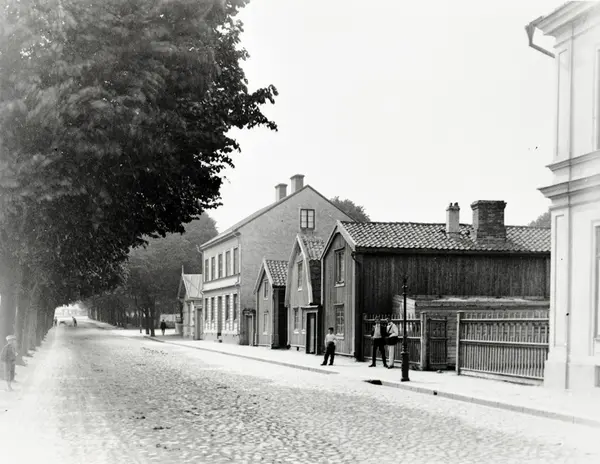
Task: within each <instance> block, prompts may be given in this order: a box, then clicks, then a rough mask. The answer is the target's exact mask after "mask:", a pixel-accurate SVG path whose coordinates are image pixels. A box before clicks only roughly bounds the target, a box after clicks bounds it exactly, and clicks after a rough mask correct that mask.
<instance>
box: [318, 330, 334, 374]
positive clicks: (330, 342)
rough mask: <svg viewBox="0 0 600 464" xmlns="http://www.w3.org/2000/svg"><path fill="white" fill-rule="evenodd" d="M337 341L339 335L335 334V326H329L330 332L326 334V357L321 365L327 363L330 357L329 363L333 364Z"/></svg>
mask: <svg viewBox="0 0 600 464" xmlns="http://www.w3.org/2000/svg"><path fill="white" fill-rule="evenodd" d="M336 343H337V337H336V336H335V335H333V327H329V333H328V334H327V335H325V359H324V360H323V362H322V363H321V366H325V365H326V364H327V360H328V359H329V365H330V366H333V359H334V358H335V345H336Z"/></svg>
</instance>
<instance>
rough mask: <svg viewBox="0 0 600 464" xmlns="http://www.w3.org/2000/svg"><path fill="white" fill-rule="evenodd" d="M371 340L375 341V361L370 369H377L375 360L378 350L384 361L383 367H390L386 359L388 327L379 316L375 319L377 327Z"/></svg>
mask: <svg viewBox="0 0 600 464" xmlns="http://www.w3.org/2000/svg"><path fill="white" fill-rule="evenodd" d="M371 338H372V340H373V361H372V362H371V364H370V365H369V367H375V366H376V363H375V360H376V359H377V348H379V351H380V352H381V359H382V360H383V367H388V366H387V362H386V359H385V339H386V338H387V330H386V326H385V325H384V324H382V323H381V319H380V318H379V316H377V317H375V325H374V326H373V331H372V332H371Z"/></svg>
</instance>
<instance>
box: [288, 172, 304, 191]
mask: <svg viewBox="0 0 600 464" xmlns="http://www.w3.org/2000/svg"><path fill="white" fill-rule="evenodd" d="M290 180H291V181H292V191H291V193H296V192H297V191H298V190H300V189H301V188H302V187H304V175H303V174H296V175H295V176H292V177H290Z"/></svg>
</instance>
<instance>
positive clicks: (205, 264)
mask: <svg viewBox="0 0 600 464" xmlns="http://www.w3.org/2000/svg"><path fill="white" fill-rule="evenodd" d="M208 266H209V265H208V258H206V259H205V260H204V282H208V281H210V274H209V268H208Z"/></svg>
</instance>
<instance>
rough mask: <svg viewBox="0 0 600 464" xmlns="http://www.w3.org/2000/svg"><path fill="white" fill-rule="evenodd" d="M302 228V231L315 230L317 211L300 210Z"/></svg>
mask: <svg viewBox="0 0 600 464" xmlns="http://www.w3.org/2000/svg"><path fill="white" fill-rule="evenodd" d="M300 227H301V228H302V229H314V228H315V210H314V209H301V210H300Z"/></svg>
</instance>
